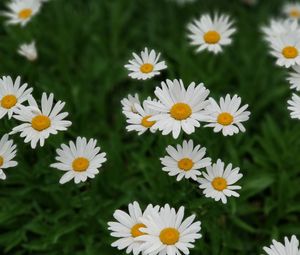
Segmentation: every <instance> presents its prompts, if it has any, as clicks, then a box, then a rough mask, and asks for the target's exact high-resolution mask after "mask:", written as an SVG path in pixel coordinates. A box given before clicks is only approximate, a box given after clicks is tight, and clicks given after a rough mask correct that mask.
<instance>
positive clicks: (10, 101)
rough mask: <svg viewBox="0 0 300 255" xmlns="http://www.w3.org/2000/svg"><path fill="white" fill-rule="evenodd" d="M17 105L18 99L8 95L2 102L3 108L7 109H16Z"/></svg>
mask: <svg viewBox="0 0 300 255" xmlns="http://www.w3.org/2000/svg"><path fill="white" fill-rule="evenodd" d="M16 103H17V98H16V96H14V95H6V96H4V97H3V98H2V100H1V106H2V107H3V108H5V109H10V108H12V107H14V106H15V105H16Z"/></svg>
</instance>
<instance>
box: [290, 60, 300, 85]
mask: <svg viewBox="0 0 300 255" xmlns="http://www.w3.org/2000/svg"><path fill="white" fill-rule="evenodd" d="M292 68H293V70H294V72H289V77H288V78H287V80H288V81H289V83H290V84H291V86H290V87H291V89H296V90H297V91H300V65H295V66H293V67H292Z"/></svg>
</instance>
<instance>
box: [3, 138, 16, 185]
mask: <svg viewBox="0 0 300 255" xmlns="http://www.w3.org/2000/svg"><path fill="white" fill-rule="evenodd" d="M16 147H17V146H16V145H14V143H13V140H9V139H8V134H5V135H4V136H2V138H1V140H0V179H1V180H5V179H6V175H5V173H4V172H3V169H6V168H10V167H15V166H17V165H18V162H16V161H14V160H13V159H14V158H15V156H16V154H17V150H16Z"/></svg>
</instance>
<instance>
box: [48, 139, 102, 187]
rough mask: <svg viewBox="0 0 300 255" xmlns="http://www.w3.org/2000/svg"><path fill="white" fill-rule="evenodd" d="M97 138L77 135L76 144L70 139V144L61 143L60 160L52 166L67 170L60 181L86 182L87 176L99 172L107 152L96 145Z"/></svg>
mask: <svg viewBox="0 0 300 255" xmlns="http://www.w3.org/2000/svg"><path fill="white" fill-rule="evenodd" d="M96 144H97V140H96V139H90V140H89V141H87V139H86V138H85V137H83V138H82V137H77V139H76V144H75V143H74V142H72V141H70V143H69V146H67V145H66V144H62V145H61V149H57V150H56V153H57V155H58V156H57V157H56V158H55V159H56V160H57V161H58V162H57V163H54V164H51V165H50V166H51V167H53V168H56V169H58V170H62V171H66V173H65V174H64V175H63V176H62V177H61V178H60V180H59V183H60V184H64V183H66V182H68V181H70V180H72V179H74V182H75V183H76V184H78V183H80V182H85V181H86V180H87V178H95V175H96V174H98V173H99V170H98V169H99V168H100V167H101V166H102V164H103V163H104V162H106V153H105V152H102V153H99V152H100V149H101V148H100V147H96Z"/></svg>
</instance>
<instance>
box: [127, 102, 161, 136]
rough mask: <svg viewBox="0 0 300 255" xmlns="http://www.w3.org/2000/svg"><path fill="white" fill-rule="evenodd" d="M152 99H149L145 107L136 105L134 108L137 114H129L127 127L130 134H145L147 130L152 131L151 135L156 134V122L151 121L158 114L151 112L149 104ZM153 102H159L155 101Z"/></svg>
mask: <svg viewBox="0 0 300 255" xmlns="http://www.w3.org/2000/svg"><path fill="white" fill-rule="evenodd" d="M151 101H152V100H151V98H150V97H148V99H147V100H145V101H144V102H143V105H140V104H137V103H136V104H134V108H135V109H136V111H137V113H131V112H129V113H127V123H128V124H129V125H128V126H127V127H126V130H127V131H128V132H130V131H137V132H138V135H142V134H144V133H145V132H146V131H147V130H150V131H151V133H154V132H155V131H156V129H155V128H154V124H155V121H150V120H149V119H150V118H151V117H152V116H154V115H155V114H157V113H158V112H157V111H154V110H151V109H149V107H148V103H149V102H151ZM153 102H157V101H156V100H153Z"/></svg>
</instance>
